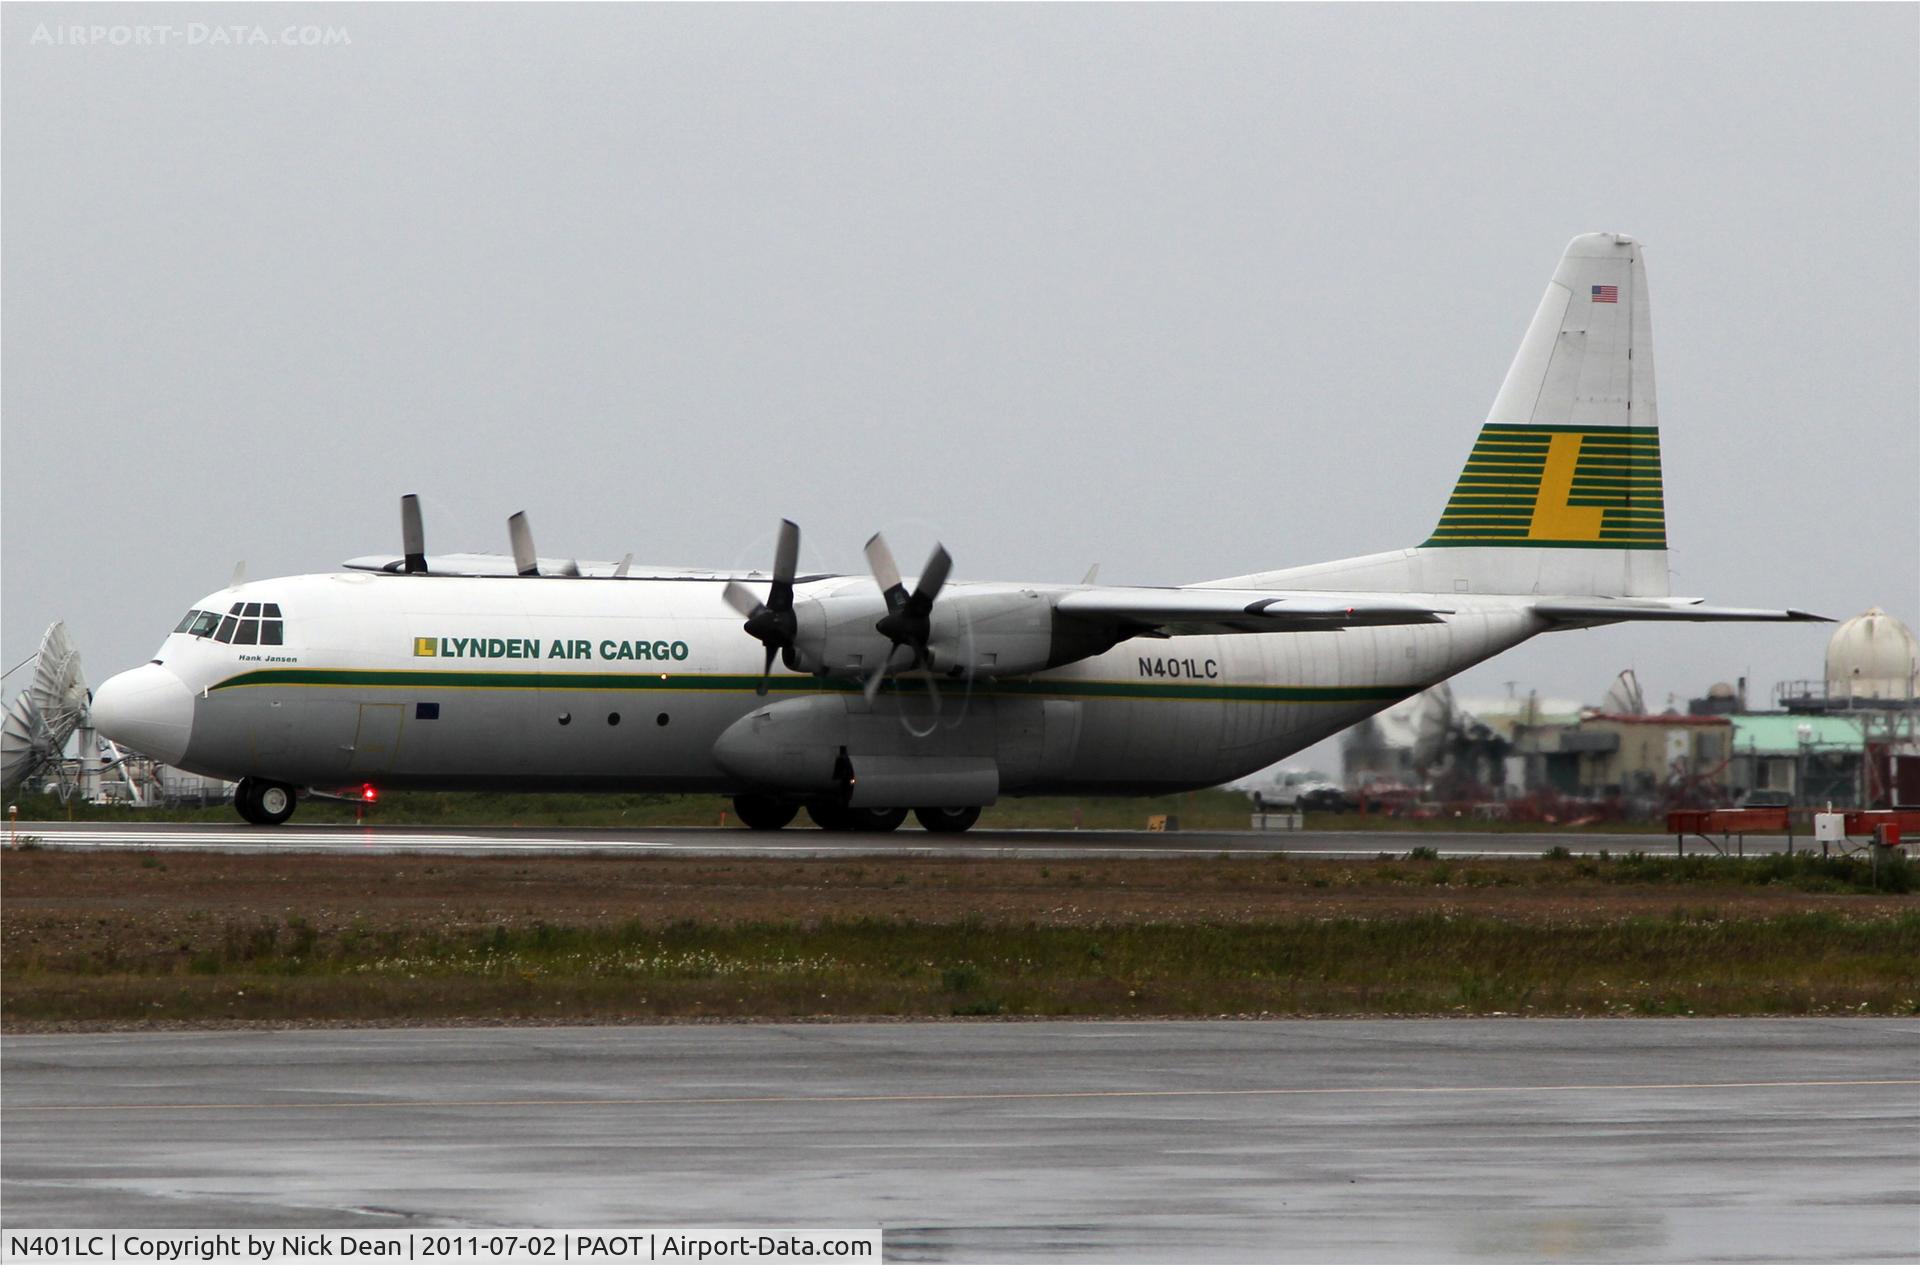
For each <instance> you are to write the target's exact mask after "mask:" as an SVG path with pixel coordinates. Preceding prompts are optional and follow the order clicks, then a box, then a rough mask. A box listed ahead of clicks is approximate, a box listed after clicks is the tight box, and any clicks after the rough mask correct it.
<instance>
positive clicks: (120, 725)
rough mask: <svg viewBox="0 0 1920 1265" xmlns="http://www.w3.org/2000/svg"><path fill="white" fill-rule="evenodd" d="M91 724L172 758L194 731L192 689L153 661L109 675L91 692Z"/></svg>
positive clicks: (115, 737) (158, 757)
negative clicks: (128, 670) (127, 670)
mask: <svg viewBox="0 0 1920 1265" xmlns="http://www.w3.org/2000/svg"><path fill="white" fill-rule="evenodd" d="M91 710H92V714H93V727H94V728H95V729H97V730H99V731H100V732H101V733H103V734H105V735H106V736H107V737H109V738H111V739H113V740H114V741H115V742H117V743H119V744H121V745H122V746H126V747H132V748H133V749H134V750H135V751H138V752H139V753H140V754H142V755H149V756H152V757H153V758H154V759H156V760H158V761H160V762H161V763H162V764H173V763H176V762H177V761H179V759H180V758H181V757H182V756H184V755H186V753H187V739H188V738H189V737H191V736H192V733H193V691H192V690H189V689H188V688H187V686H186V682H184V681H182V680H181V679H180V678H179V677H177V676H175V675H174V674H173V673H171V672H169V671H167V670H166V669H165V668H163V667H161V666H160V665H158V664H155V663H147V664H142V665H141V666H140V667H137V668H135V669H133V671H131V672H122V673H121V674H120V675H118V676H115V677H109V678H108V679H107V681H106V683H105V684H104V685H102V686H101V687H100V688H99V689H97V690H95V691H94V693H93V707H92V709H91Z"/></svg>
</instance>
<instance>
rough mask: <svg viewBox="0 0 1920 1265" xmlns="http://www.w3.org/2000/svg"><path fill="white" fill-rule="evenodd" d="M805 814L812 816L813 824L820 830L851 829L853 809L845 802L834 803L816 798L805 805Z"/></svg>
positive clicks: (852, 826)
mask: <svg viewBox="0 0 1920 1265" xmlns="http://www.w3.org/2000/svg"><path fill="white" fill-rule="evenodd" d="M807 816H809V817H811V818H813V824H814V825H816V826H818V827H820V829H822V830H834V831H846V830H852V829H853V828H854V825H853V810H852V809H850V808H848V807H847V806H846V805H845V804H835V803H831V802H829V801H826V800H816V801H814V802H813V803H811V804H808V805H807Z"/></svg>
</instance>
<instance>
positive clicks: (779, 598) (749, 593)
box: [722, 518, 800, 696]
mask: <svg viewBox="0 0 1920 1265" xmlns="http://www.w3.org/2000/svg"><path fill="white" fill-rule="evenodd" d="M799 563H800V529H799V527H797V526H795V525H794V523H793V521H792V520H791V519H786V518H783V519H781V520H780V543H779V545H778V546H777V547H776V548H775V550H774V555H773V583H772V585H771V586H769V588H768V589H767V599H766V600H765V601H764V602H763V601H761V600H760V598H759V595H757V594H756V593H755V592H754V591H753V590H752V589H750V588H748V587H747V586H746V585H744V584H742V583H740V582H739V581H738V580H728V581H727V587H726V590H725V592H724V593H723V594H722V596H723V597H725V598H726V600H727V605H729V606H731V607H733V609H735V610H737V611H739V612H740V613H741V614H742V615H744V616H746V617H747V622H746V629H747V634H748V635H749V636H751V637H754V638H755V639H757V640H758V641H759V642H760V643H761V644H762V645H764V646H765V647H766V648H767V661H766V663H765V665H764V666H762V667H761V669H760V685H759V688H757V689H756V690H754V693H756V694H759V695H762V696H764V695H765V694H766V692H767V678H768V677H770V676H772V675H773V658H774V656H775V655H777V654H779V653H780V652H781V651H782V650H786V649H790V648H791V647H792V646H793V639H794V637H795V635H796V634H797V633H798V632H799V630H800V621H799V620H797V619H795V618H794V614H793V572H794V568H795V567H797V566H798V565H799Z"/></svg>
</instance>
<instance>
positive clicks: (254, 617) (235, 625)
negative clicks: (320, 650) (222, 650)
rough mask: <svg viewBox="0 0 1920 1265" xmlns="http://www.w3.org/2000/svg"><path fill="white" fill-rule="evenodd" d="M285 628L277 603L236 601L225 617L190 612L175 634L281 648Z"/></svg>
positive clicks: (218, 614)
mask: <svg viewBox="0 0 1920 1265" xmlns="http://www.w3.org/2000/svg"><path fill="white" fill-rule="evenodd" d="M284 629H285V622H284V621H283V620H282V619H281V618H280V606H279V604H278V603H277V602H235V603H234V604H233V606H232V607H231V608H229V610H228V611H227V613H226V614H225V615H222V614H220V613H219V612H217V611H188V612H187V614H186V618H184V619H182V620H181V621H180V625H179V627H177V628H175V629H174V630H173V631H175V632H177V633H186V634H188V635H189V636H193V637H211V638H213V639H214V640H215V641H218V642H222V643H225V644H228V645H235V646H278V645H281V644H283V643H284V641H285V632H284Z"/></svg>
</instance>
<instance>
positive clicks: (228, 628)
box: [213, 615, 240, 642]
mask: <svg viewBox="0 0 1920 1265" xmlns="http://www.w3.org/2000/svg"><path fill="white" fill-rule="evenodd" d="M239 622H240V621H239V620H237V619H235V618H234V617H233V616H231V615H229V616H227V617H226V618H225V619H223V620H221V621H220V631H219V632H217V633H215V634H213V639H214V640H215V641H219V642H229V641H232V640H233V630H234V627H235V626H236V625H237V624H239Z"/></svg>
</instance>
